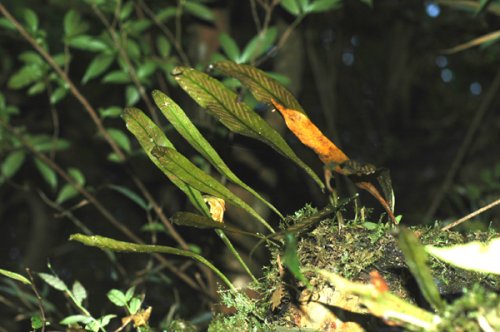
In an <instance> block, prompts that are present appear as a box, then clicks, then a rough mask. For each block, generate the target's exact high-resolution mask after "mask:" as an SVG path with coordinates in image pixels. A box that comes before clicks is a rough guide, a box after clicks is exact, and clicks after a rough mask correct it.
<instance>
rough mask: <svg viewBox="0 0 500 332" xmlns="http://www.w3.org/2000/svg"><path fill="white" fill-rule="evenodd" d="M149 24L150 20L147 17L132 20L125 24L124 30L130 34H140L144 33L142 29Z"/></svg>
mask: <svg viewBox="0 0 500 332" xmlns="http://www.w3.org/2000/svg"><path fill="white" fill-rule="evenodd" d="M151 24H152V22H151V21H150V20H148V19H140V20H133V21H129V22H127V24H125V26H124V30H125V31H127V32H128V33H129V34H130V35H132V36H140V34H141V33H144V30H146V29H147V28H149V27H150V26H151Z"/></svg>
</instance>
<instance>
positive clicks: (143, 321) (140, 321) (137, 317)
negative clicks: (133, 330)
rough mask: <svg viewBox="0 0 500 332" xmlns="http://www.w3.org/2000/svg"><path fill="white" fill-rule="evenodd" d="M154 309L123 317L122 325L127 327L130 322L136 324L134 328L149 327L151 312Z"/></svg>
mask: <svg viewBox="0 0 500 332" xmlns="http://www.w3.org/2000/svg"><path fill="white" fill-rule="evenodd" d="M152 310H153V307H148V308H146V309H142V310H139V311H138V312H137V313H135V314H133V315H130V316H127V317H123V318H122V324H123V325H127V324H129V323H130V322H134V327H141V326H146V325H148V321H149V317H150V316H151V311H152Z"/></svg>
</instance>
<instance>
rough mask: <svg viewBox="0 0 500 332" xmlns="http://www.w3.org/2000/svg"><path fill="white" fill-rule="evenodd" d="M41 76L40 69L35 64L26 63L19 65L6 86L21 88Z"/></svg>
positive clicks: (15, 88)
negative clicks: (19, 67)
mask: <svg viewBox="0 0 500 332" xmlns="http://www.w3.org/2000/svg"><path fill="white" fill-rule="evenodd" d="M42 77H43V71H42V69H41V68H40V67H39V66H37V65H26V66H23V67H21V69H19V70H18V71H17V72H15V73H14V75H12V76H11V77H10V79H9V82H8V83H7V86H8V87H9V88H10V89H14V90H17V89H22V88H24V87H26V86H28V85H30V84H31V83H33V82H36V81H38V80H40V79H41V78H42Z"/></svg>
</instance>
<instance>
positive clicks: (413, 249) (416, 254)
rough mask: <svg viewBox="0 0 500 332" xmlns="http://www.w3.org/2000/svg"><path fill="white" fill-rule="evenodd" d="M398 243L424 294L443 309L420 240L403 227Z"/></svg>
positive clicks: (437, 308) (433, 303) (438, 308)
mask: <svg viewBox="0 0 500 332" xmlns="http://www.w3.org/2000/svg"><path fill="white" fill-rule="evenodd" d="M398 244H399V248H400V249H401V251H402V252H403V255H404V256H405V261H406V265H408V268H409V269H410V272H411V273H412V274H413V276H414V277H415V280H416V281H417V284H418V287H419V288H420V291H421V292H422V295H423V296H424V298H425V299H426V300H427V302H429V304H430V305H432V307H434V309H436V311H442V310H443V309H444V307H445V303H444V302H443V300H442V299H441V296H440V295H439V290H438V288H437V286H436V285H435V284H434V280H433V278H432V274H431V270H430V268H429V267H428V266H427V264H426V261H427V253H426V252H425V250H424V248H423V247H422V245H421V244H420V243H419V242H418V239H417V237H416V236H415V235H414V234H413V232H412V231H410V230H408V229H406V228H401V229H400V231H399V238H398Z"/></svg>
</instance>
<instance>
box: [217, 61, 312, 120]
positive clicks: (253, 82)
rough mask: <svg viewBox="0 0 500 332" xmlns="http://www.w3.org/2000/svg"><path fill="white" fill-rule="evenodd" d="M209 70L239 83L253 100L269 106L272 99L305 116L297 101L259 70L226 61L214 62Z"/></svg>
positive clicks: (281, 86) (286, 90) (285, 89)
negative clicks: (211, 69) (234, 79)
mask: <svg viewBox="0 0 500 332" xmlns="http://www.w3.org/2000/svg"><path fill="white" fill-rule="evenodd" d="M211 68H214V69H216V70H218V71H220V72H221V73H223V74H224V75H226V76H231V77H234V78H236V79H237V80H239V81H241V83H243V85H244V86H246V87H247V88H248V89H249V90H250V92H251V93H252V95H253V96H254V97H255V99H257V100H258V101H260V102H263V103H266V104H269V105H271V100H273V99H274V100H275V101H277V102H278V103H280V104H281V105H283V106H285V107H286V108H291V109H294V110H297V111H299V112H301V113H304V114H306V113H305V111H304V109H303V108H302V106H300V104H299V102H298V101H297V99H295V97H294V96H293V94H292V93H291V92H290V91H289V90H288V89H287V88H285V87H284V86H283V85H281V84H280V83H279V82H278V81H276V80H275V79H273V78H271V77H269V76H268V75H266V73H264V72H263V71H262V70H260V69H257V68H255V67H252V66H249V65H243V64H237V63H234V62H232V61H228V60H223V61H219V62H216V63H215V64H213V65H211Z"/></svg>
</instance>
